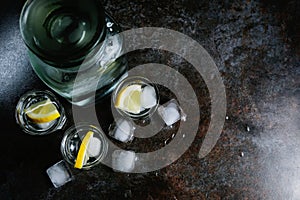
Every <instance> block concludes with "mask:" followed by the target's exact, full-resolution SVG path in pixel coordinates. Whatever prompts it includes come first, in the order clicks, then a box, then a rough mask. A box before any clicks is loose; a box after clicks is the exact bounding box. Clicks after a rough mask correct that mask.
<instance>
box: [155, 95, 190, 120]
mask: <svg viewBox="0 0 300 200" xmlns="http://www.w3.org/2000/svg"><path fill="white" fill-rule="evenodd" d="M158 114H159V115H160V116H161V117H162V119H163V120H164V122H165V123H166V124H167V126H171V125H172V124H174V123H176V122H177V121H179V120H183V121H185V120H186V114H185V113H184V112H183V110H182V109H181V107H180V106H179V105H178V103H177V101H176V100H175V99H172V100H170V101H169V102H167V103H166V104H164V105H162V106H159V108H158Z"/></svg>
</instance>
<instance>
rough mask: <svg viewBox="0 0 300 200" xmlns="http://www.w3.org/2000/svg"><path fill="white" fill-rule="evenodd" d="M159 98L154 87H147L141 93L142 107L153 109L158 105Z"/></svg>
mask: <svg viewBox="0 0 300 200" xmlns="http://www.w3.org/2000/svg"><path fill="white" fill-rule="evenodd" d="M156 103H157V98H156V92H155V89H154V87H152V86H146V87H144V88H143V90H142V93H141V106H142V107H143V108H152V107H154V106H155V105H156Z"/></svg>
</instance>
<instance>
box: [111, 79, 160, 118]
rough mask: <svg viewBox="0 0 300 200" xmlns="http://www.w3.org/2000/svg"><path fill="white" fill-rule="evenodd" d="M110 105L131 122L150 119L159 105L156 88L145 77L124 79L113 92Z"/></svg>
mask: <svg viewBox="0 0 300 200" xmlns="http://www.w3.org/2000/svg"><path fill="white" fill-rule="evenodd" d="M112 104H113V105H114V107H115V108H116V110H117V111H118V112H119V113H120V114H121V115H122V116H124V117H128V118H130V119H133V120H141V119H145V118H150V117H151V115H152V114H153V113H154V112H155V111H156V109H157V107H158V105H159V92H158V88H157V86H156V84H154V83H152V82H151V81H150V80H149V79H147V78H145V77H142V76H129V77H126V78H125V79H123V80H122V81H121V82H120V83H119V84H118V85H117V87H116V88H115V90H114V91H113V94H112Z"/></svg>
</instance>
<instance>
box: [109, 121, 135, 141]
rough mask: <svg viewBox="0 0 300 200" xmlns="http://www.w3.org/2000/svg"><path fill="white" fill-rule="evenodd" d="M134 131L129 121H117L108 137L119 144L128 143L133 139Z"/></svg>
mask: <svg viewBox="0 0 300 200" xmlns="http://www.w3.org/2000/svg"><path fill="white" fill-rule="evenodd" d="M134 129H135V127H134V126H133V124H132V123H131V122H130V121H127V120H125V119H119V120H118V121H117V122H116V123H115V125H114V128H113V130H111V131H110V133H109V135H110V136H111V137H113V138H115V139H117V140H119V141H121V142H128V141H130V140H132V139H133V133H134Z"/></svg>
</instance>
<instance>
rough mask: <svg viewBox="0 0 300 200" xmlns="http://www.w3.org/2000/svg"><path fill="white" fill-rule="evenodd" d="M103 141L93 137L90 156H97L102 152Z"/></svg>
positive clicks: (89, 148) (89, 149)
mask: <svg viewBox="0 0 300 200" xmlns="http://www.w3.org/2000/svg"><path fill="white" fill-rule="evenodd" d="M100 149H101V141H100V140H99V138H97V137H92V138H91V141H90V142H89V145H88V154H89V157H97V156H99V154H100Z"/></svg>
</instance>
